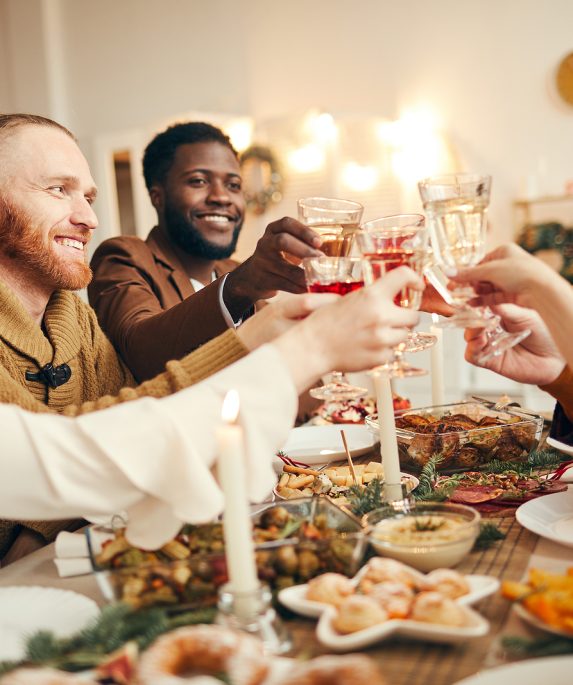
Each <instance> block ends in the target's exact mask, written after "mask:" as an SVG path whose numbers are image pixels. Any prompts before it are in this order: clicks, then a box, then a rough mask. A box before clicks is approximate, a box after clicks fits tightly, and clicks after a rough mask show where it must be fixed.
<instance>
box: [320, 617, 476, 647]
mask: <svg viewBox="0 0 573 685" xmlns="http://www.w3.org/2000/svg"><path fill="white" fill-rule="evenodd" d="M461 609H462V611H463V612H464V614H465V625H464V626H462V627H460V626H443V625H438V624H436V623H423V622H422V621H412V620H411V619H403V620H402V619H391V620H389V621H386V622H385V623H380V624H378V625H375V626H372V627H370V628H365V629H364V630H358V631H357V632H355V633H350V635H340V633H338V632H337V631H336V630H335V629H334V628H333V627H332V621H333V619H334V618H335V616H336V609H335V608H334V607H332V606H328V607H327V608H326V610H325V611H324V612H323V613H322V615H321V617H320V619H319V620H318V625H317V627H316V637H317V638H318V641H319V642H320V643H321V644H323V645H324V646H325V647H328V648H329V649H331V650H332V651H334V652H352V651H355V650H357V649H363V648H364V647H369V646H370V645H373V644H376V643H377V642H381V641H382V640H386V639H387V638H389V637H392V636H394V635H402V636H406V637H411V638H414V639H415V640H423V641H424V642H439V643H444V644H455V643H457V642H466V641H467V640H470V639H473V638H477V637H482V636H483V635H487V633H488V631H489V623H488V622H487V621H486V620H485V618H483V616H480V615H479V614H478V613H477V612H475V611H473V609H470V608H469V607H467V606H462V607H461Z"/></svg>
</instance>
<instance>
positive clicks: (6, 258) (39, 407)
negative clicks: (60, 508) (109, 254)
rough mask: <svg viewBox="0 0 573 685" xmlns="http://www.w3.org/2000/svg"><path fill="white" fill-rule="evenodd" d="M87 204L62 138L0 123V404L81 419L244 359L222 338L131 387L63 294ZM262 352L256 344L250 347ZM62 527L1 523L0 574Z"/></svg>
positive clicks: (78, 167)
mask: <svg viewBox="0 0 573 685" xmlns="http://www.w3.org/2000/svg"><path fill="white" fill-rule="evenodd" d="M95 196H96V187H95V184H94V181H93V179H92V176H91V173H90V170H89V167H88V164H87V161H86V159H85V157H84V156H83V154H82V152H81V151H80V149H79V147H78V145H77V143H76V140H75V138H74V136H73V135H72V134H71V133H70V131H68V130H67V129H66V128H64V127H63V126H61V125H59V124H58V123H56V122H54V121H52V120H50V119H45V118H43V117H39V116H34V115H28V114H5V115H0V402H5V403H10V404H16V405H19V406H20V407H22V408H24V409H27V410H29V411H34V412H49V411H53V412H59V413H65V414H69V415H76V414H81V413H84V412H86V411H93V410H94V409H100V408H105V407H107V406H110V405H112V404H115V403H118V402H123V401H126V400H131V399H135V398H137V397H141V396H145V395H147V396H153V397H161V396H163V395H167V394H170V393H172V392H174V391H176V390H179V389H181V388H184V387H187V386H189V385H192V384H193V383H195V382H197V381H199V380H201V379H202V378H205V377H207V376H209V375H211V374H212V373H214V372H216V371H218V370H219V369H221V368H223V367H225V366H227V365H228V364H230V363H232V362H233V361H235V360H237V359H240V358H241V357H243V356H245V355H246V354H247V353H248V350H249V349H251V346H250V344H249V342H248V341H247V339H246V337H245V335H243V336H242V340H241V339H239V337H238V336H237V335H236V333H235V332H234V330H231V331H227V332H226V333H224V334H223V335H221V336H219V337H218V338H216V339H214V340H213V341H211V342H209V343H207V344H205V345H203V346H202V347H201V348H200V349H199V350H197V351H195V352H193V353H192V354H190V355H188V356H187V357H185V358H183V359H181V361H179V362H172V363H171V364H170V365H169V366H168V369H167V371H165V372H164V373H163V374H161V375H160V376H157V377H155V378H153V379H151V380H149V381H147V382H146V383H143V384H142V385H140V386H138V387H133V386H135V380H134V378H133V376H132V374H131V373H130V372H129V370H128V369H127V368H126V367H125V365H124V364H123V362H122V360H121V359H120V358H119V356H118V354H117V352H116V351H115V349H114V348H113V346H112V345H111V343H110V342H109V340H108V339H107V338H106V336H105V334H104V333H103V331H102V330H101V329H100V327H99V325H98V323H97V318H96V315H95V313H94V312H93V310H92V309H91V308H90V307H89V306H88V305H87V304H85V303H84V302H82V300H81V299H80V298H79V297H77V295H75V294H74V293H73V292H71V291H72V290H77V289H80V288H83V287H85V286H86V285H87V284H88V282H89V280H90V278H91V271H90V268H89V266H88V264H87V245H88V243H89V241H90V239H91V237H92V233H93V231H94V229H95V228H96V227H97V217H96V215H95V213H94V211H93V208H92V203H93V201H94V198H95ZM269 309H270V308H269ZM255 318H257V317H255ZM253 323H256V322H255V321H254V320H253ZM269 325H270V327H271V328H272V322H270V324H269V316H266V318H265V320H264V321H263V322H261V323H260V324H258V323H256V325H255V329H257V326H258V327H259V329H260V330H259V329H257V330H258V332H256V331H255V336H256V335H258V334H259V333H263V331H262V328H261V327H265V331H267V330H268V328H269ZM252 333H253V328H251V334H250V335H252ZM261 342H264V335H263V336H262V339H261V340H259V341H257V343H256V344H259V343H261ZM32 438H33V436H32ZM3 447H4V449H9V447H10V446H9V445H4V446H3ZM70 449H73V446H70ZM142 458H145V455H142ZM68 525H71V526H76V527H77V525H78V522H77V521H75V522H53V521H50V522H45V521H38V522H30V521H26V522H23V523H15V522H7V521H0V560H1V561H2V564H6V563H8V562H10V561H14V560H16V559H17V558H18V557H20V556H23V555H24V554H25V553H28V552H30V551H33V549H35V548H37V547H40V546H41V545H43V544H45V542H48V541H50V540H52V539H53V537H54V536H55V534H56V533H57V532H58V531H59V530H62V529H64V528H66V527H67V526H68Z"/></svg>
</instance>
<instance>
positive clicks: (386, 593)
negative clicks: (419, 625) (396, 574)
mask: <svg viewBox="0 0 573 685" xmlns="http://www.w3.org/2000/svg"><path fill="white" fill-rule="evenodd" d="M368 597H370V598H371V599H373V600H374V601H375V602H376V603H377V604H378V605H379V606H380V607H382V609H384V611H385V612H386V613H387V614H388V618H407V617H408V616H409V615H410V611H411V609H412V602H413V601H414V590H413V589H412V588H411V587H410V586H409V585H406V584H405V583H399V582H387V583H377V584H376V585H373V586H372V587H371V588H370V591H369V592H368Z"/></svg>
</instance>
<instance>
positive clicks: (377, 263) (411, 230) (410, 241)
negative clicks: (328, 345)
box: [356, 214, 436, 378]
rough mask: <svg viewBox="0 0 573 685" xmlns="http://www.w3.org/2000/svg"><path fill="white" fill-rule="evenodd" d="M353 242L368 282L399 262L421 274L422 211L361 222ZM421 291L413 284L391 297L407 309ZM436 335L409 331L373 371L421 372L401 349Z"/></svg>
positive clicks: (420, 345) (418, 346) (419, 346)
mask: <svg viewBox="0 0 573 685" xmlns="http://www.w3.org/2000/svg"><path fill="white" fill-rule="evenodd" d="M356 242H357V244H358V247H359V249H360V251H361V252H362V256H363V258H364V259H365V261H366V263H367V269H366V273H365V276H366V281H367V282H368V283H370V282H372V281H375V280H377V279H378V278H383V277H384V276H385V275H386V274H387V273H389V272H390V271H392V270H393V269H397V268H398V267H399V266H409V267H410V268H411V269H412V270H413V271H415V272H416V273H417V274H419V275H420V276H422V273H423V270H424V265H425V263H426V260H427V256H428V243H429V235H428V231H427V230H426V225H425V219H424V217H423V216H422V214H395V215H393V216H385V217H382V218H380V219H375V220H374V221H368V222H366V223H365V224H363V225H362V226H361V230H360V232H359V233H358V234H357V235H356ZM421 301H422V293H421V292H420V291H418V290H414V289H413V288H408V287H407V288H404V289H403V290H402V291H401V292H400V293H399V294H398V295H397V296H396V299H395V304H396V305H398V306H400V307H408V308H409V309H419V308H420V304H421ZM435 342H436V338H435V336H433V335H430V334H429V333H421V334H415V333H413V332H412V333H411V334H410V336H409V338H408V340H406V342H404V343H401V344H400V345H398V346H397V347H395V348H394V358H393V359H392V360H391V361H389V362H388V363H386V364H382V365H381V366H379V367H377V368H376V369H375V371H377V372H379V373H384V374H386V375H388V376H390V377H396V378H405V377H407V376H422V375H425V374H426V373H427V371H426V370H424V369H419V368H417V367H414V366H411V365H410V364H408V363H407V362H406V361H404V359H403V356H404V353H405V352H417V351H420V350H423V349H426V348H427V347H431V346H432V345H434V344H435Z"/></svg>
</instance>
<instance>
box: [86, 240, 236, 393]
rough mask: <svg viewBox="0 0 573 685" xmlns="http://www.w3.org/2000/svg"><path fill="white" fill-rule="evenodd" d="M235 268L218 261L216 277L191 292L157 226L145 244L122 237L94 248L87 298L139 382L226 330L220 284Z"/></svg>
mask: <svg viewBox="0 0 573 685" xmlns="http://www.w3.org/2000/svg"><path fill="white" fill-rule="evenodd" d="M236 266H238V262H235V261H233V260H232V259H226V260H223V261H219V262H216V263H215V271H216V273H217V276H218V279H217V280H216V281H214V282H213V283H211V284H209V285H208V286H206V287H205V288H203V289H202V290H200V291H199V292H195V290H194V289H193V286H192V285H191V282H190V280H189V279H188V278H187V275H186V274H185V271H184V269H183V266H182V265H181V262H180V261H179V259H178V258H177V256H176V255H175V252H174V251H173V249H172V248H171V246H170V244H169V242H168V241H167V239H166V238H165V237H164V236H163V234H162V233H161V232H160V231H159V229H158V228H157V227H156V228H154V229H153V230H152V231H151V232H150V234H149V236H148V237H147V239H146V240H145V241H144V240H141V239H140V238H135V237H131V236H123V237H120V238H111V239H110V240H106V241H104V242H103V243H102V244H101V245H100V246H99V247H98V248H97V250H96V251H95V254H94V256H93V258H92V261H91V267H92V270H93V272H94V277H93V280H92V282H91V283H90V285H89V287H88V297H89V301H90V304H91V306H92V307H93V308H94V309H95V311H96V313H97V317H98V320H99V323H100V326H101V327H102V328H103V330H104V331H105V333H106V334H107V336H108V338H109V339H110V340H111V342H112V343H113V345H114V346H115V348H116V350H117V351H118V352H119V354H120V355H121V356H122V358H123V360H124V361H125V363H126V364H127V366H128V367H129V368H130V370H131V372H132V373H133V375H134V376H135V378H136V379H137V380H138V381H139V382H142V381H144V380H147V379H149V378H152V377H153V376H155V375H157V374H158V373H160V372H161V371H163V369H164V367H165V364H166V363H167V362H168V361H169V360H171V359H180V358H181V357H183V356H184V355H186V354H187V353H189V352H191V351H192V350H194V349H195V348H197V347H199V346H200V345H202V344H203V343H205V342H207V341H208V340H211V339H212V338H214V337H216V336H217V335H219V334H220V333H224V332H225V331H226V330H227V329H228V326H227V323H226V322H225V319H224V317H223V313H222V311H221V307H220V305H219V285H220V278H221V277H222V276H224V275H225V274H226V273H228V272H229V271H232V270H233V269H234V268H235V267H236ZM191 296H192V297H191Z"/></svg>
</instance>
